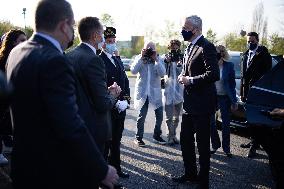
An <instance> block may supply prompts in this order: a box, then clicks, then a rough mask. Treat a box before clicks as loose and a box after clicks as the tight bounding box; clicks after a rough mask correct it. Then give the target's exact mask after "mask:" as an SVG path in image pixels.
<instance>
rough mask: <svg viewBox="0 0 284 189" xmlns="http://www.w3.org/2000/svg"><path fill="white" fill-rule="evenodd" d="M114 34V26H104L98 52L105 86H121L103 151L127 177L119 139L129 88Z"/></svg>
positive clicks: (120, 172) (128, 98)
mask: <svg viewBox="0 0 284 189" xmlns="http://www.w3.org/2000/svg"><path fill="white" fill-rule="evenodd" d="M115 34H116V29H115V28H113V27H106V29H105V31H104V37H105V40H106V41H105V45H104V46H103V51H102V52H101V54H100V57H101V58H102V59H103V61H104V63H105V67H106V73H107V86H111V85H112V84H113V83H114V82H116V83H117V85H118V86H120V88H121V93H120V96H119V97H118V102H117V103H116V107H115V108H113V109H112V111H111V122H112V139H111V141H110V142H109V143H108V144H107V147H106V151H105V152H106V157H108V160H109V163H110V164H111V165H113V166H114V167H115V168H116V170H117V173H118V175H119V176H120V177H121V178H128V177H129V175H128V174H127V173H124V172H122V170H121V166H120V141H121V138H122V132H123V129H124V121H125V116H126V108H127V107H128V105H129V103H130V102H129V100H130V89H129V81H128V78H127V76H126V73H125V70H124V67H123V63H122V61H121V59H120V56H119V54H118V50H117V47H116V41H115V38H116V36H115Z"/></svg>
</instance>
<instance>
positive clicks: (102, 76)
mask: <svg viewBox="0 0 284 189" xmlns="http://www.w3.org/2000/svg"><path fill="white" fill-rule="evenodd" d="M67 57H68V58H69V59H70V61H71V62H72V63H73V65H74V69H75V72H76V75H77V76H78V78H79V82H80V84H81V86H82V87H83V88H84V91H82V92H83V93H81V94H79V95H78V96H79V97H80V98H78V105H79V112H80V115H81V116H82V117H83V119H84V121H85V123H86V125H87V126H88V127H89V129H90V130H91V132H92V135H93V136H94V139H95V141H96V143H97V144H98V145H99V146H98V147H99V148H100V150H101V151H102V152H103V150H104V144H105V142H106V141H107V140H108V139H109V138H111V120H110V119H111V118H110V111H111V110H112V108H113V107H114V105H115V103H116V99H115V98H114V97H112V95H110V94H109V93H108V89H107V79H106V70H105V64H104V62H103V60H102V59H101V58H100V57H99V56H97V55H96V54H95V53H94V51H93V50H92V49H91V48H90V47H88V46H87V45H86V44H84V43H81V44H80V45H79V46H77V47H76V48H75V49H73V50H71V51H70V52H69V53H67ZM86 95H87V96H86ZM85 96H86V97H85ZM84 100H88V101H84Z"/></svg>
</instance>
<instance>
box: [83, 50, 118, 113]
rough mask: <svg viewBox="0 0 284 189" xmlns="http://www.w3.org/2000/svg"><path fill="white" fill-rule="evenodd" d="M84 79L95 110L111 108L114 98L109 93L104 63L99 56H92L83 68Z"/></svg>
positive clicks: (114, 101)
mask: <svg viewBox="0 0 284 189" xmlns="http://www.w3.org/2000/svg"><path fill="white" fill-rule="evenodd" d="M83 72H84V74H83V75H84V77H87V78H86V80H85V81H88V82H89V83H88V87H89V91H90V93H91V94H90V96H91V98H92V101H93V102H94V106H95V109H96V111H98V112H106V111H108V110H111V109H112V108H113V106H114V104H115V103H116V99H115V98H114V97H113V96H112V95H110V94H109V92H108V89H107V83H106V72H105V64H104V62H103V61H102V59H101V58H99V57H97V56H94V57H93V58H92V59H90V61H89V62H88V63H87V64H86V65H85V67H84V68H83Z"/></svg>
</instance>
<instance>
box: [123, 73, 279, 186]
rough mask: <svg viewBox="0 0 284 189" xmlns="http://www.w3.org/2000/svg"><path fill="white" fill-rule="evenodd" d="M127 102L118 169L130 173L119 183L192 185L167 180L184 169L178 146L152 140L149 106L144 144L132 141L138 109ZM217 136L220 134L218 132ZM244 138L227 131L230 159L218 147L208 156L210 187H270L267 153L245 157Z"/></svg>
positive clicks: (178, 130) (163, 124) (127, 184)
mask: <svg viewBox="0 0 284 189" xmlns="http://www.w3.org/2000/svg"><path fill="white" fill-rule="evenodd" d="M129 80H130V88H131V96H132V97H133V92H134V85H135V78H129ZM131 101H132V102H131V108H130V109H129V110H127V116H126V120H125V130H124V133H123V138H122V144H121V159H122V168H123V170H124V171H125V172H127V173H129V174H130V178H129V179H120V183H122V184H123V185H124V186H125V187H126V188H129V189H132V188H133V189H134V188H135V189H136V188H137V189H138V188H139V189H142V188H143V189H150V188H153V189H154V188H157V189H158V188H160V189H178V188H181V189H182V188H196V187H197V186H196V185H195V184H190V183H186V184H176V183H173V182H172V181H171V176H175V175H181V174H183V171H184V169H183V161H182V156H181V150H180V145H176V146H169V145H159V144H156V143H154V141H153V138H152V135H153V131H154V125H155V113H154V110H153V109H149V110H148V114H147V118H146V121H145V134H144V141H145V143H146V146H145V147H138V146H137V145H136V144H134V142H133V141H134V137H135V133H136V118H137V116H138V111H137V110H134V109H133V99H132V100H131ZM164 117H165V113H164ZM177 133H178V135H179V133H180V124H179V127H178V128H177ZM166 135H167V127H166V123H165V119H164V121H163V123H162V137H163V138H164V139H166ZM219 135H220V136H221V133H220V131H219ZM178 138H179V136H178ZM248 141H249V139H248V138H246V137H243V135H242V134H240V133H239V132H234V133H233V134H231V152H232V154H233V158H228V157H227V156H226V155H225V154H224V153H223V151H222V149H219V150H218V151H217V152H216V153H215V154H214V155H212V156H211V170H210V188H212V189H250V188H259V189H268V188H273V187H274V183H273V180H272V176H271V171H270V168H269V163H268V157H267V154H266V153H265V152H264V151H263V150H261V149H260V150H257V156H256V158H255V159H249V158H247V157H246V154H247V152H248V149H242V148H240V147H239V146H240V144H242V143H244V142H248ZM197 154H198V153H197ZM197 160H198V155H197Z"/></svg>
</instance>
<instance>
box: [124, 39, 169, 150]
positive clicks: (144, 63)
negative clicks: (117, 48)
mask: <svg viewBox="0 0 284 189" xmlns="http://www.w3.org/2000/svg"><path fill="white" fill-rule="evenodd" d="M130 70H131V72H132V74H137V78H136V83H135V91H134V108H135V109H137V110H139V111H140V113H139V116H138V118H137V133H136V139H135V141H134V142H135V143H136V144H137V145H138V146H145V143H144V141H143V140H142V139H143V134H144V123H145V119H146V115H147V112H148V106H149V105H150V106H152V107H153V108H154V110H155V115H156V124H155V129H154V134H153V138H154V140H155V142H157V143H159V144H165V143H166V141H165V140H163V138H162V137H161V134H162V131H161V124H162V121H163V106H162V91H161V77H162V76H164V75H165V73H166V70H165V67H164V63H163V62H162V59H160V57H159V55H158V54H157V52H156V46H155V44H154V43H153V42H148V43H145V45H144V48H143V49H142V51H141V54H140V55H139V56H137V57H136V59H135V61H134V62H133V64H132V65H131V67H130Z"/></svg>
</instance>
